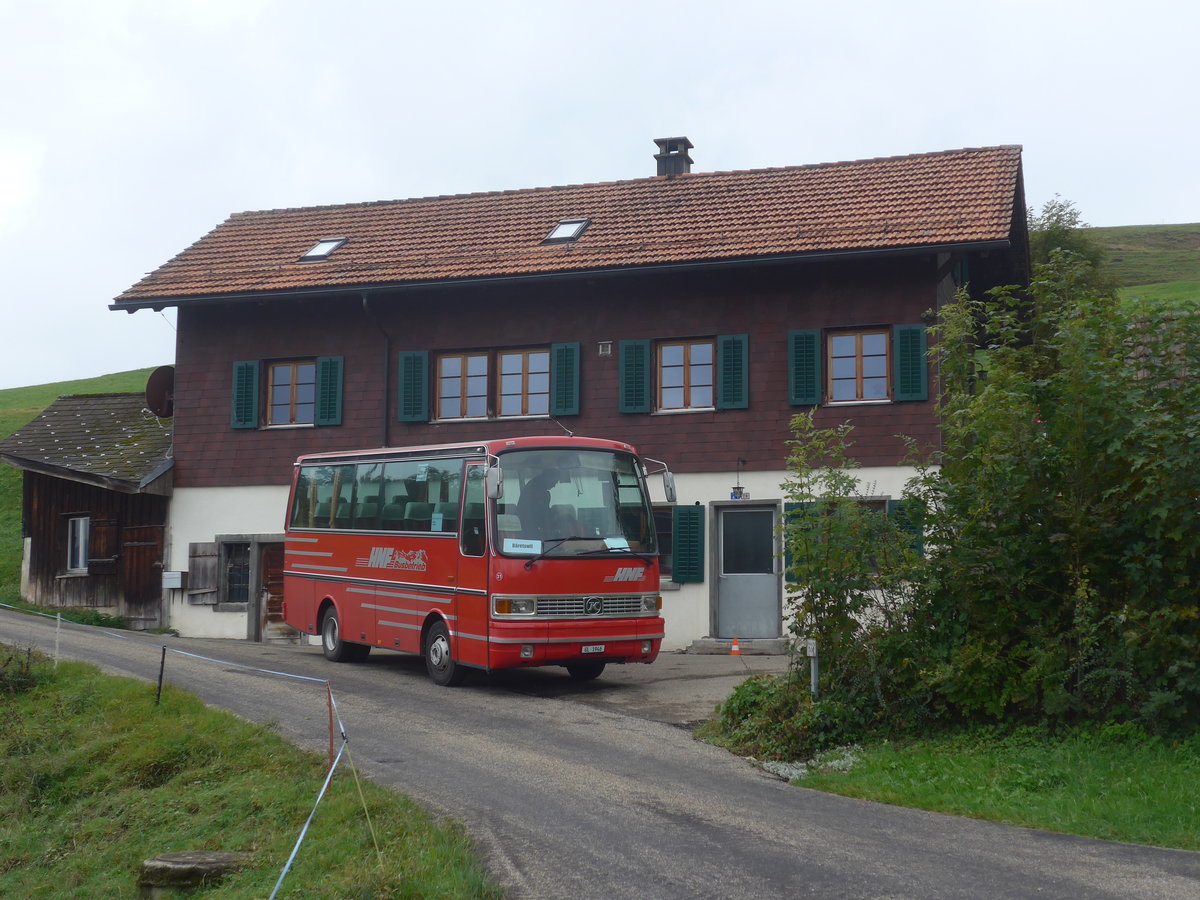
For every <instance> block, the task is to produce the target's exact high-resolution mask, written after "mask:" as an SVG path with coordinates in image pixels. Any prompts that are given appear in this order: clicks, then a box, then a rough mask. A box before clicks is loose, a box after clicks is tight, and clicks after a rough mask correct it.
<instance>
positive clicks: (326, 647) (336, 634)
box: [321, 606, 371, 662]
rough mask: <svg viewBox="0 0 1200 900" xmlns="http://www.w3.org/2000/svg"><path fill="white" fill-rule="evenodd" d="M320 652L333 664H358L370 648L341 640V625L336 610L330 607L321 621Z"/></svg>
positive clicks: (365, 656)
mask: <svg viewBox="0 0 1200 900" xmlns="http://www.w3.org/2000/svg"><path fill="white" fill-rule="evenodd" d="M321 652H322V653H324V654H325V658H326V659H328V660H332V661H333V662H360V661H362V660H364V659H366V658H367V654H368V653H370V652H371V648H370V647H368V646H367V645H366V644H351V643H348V642H346V641H343V640H342V623H341V620H340V619H339V618H338V613H337V609H336V608H335V607H332V606H331V607H329V609H327V610H325V615H324V617H323V618H322V619H321Z"/></svg>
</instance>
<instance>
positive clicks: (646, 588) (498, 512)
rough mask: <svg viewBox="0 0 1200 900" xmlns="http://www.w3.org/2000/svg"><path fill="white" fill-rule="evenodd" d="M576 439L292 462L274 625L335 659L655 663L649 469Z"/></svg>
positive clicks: (455, 676)
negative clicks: (383, 653) (388, 655)
mask: <svg viewBox="0 0 1200 900" xmlns="http://www.w3.org/2000/svg"><path fill="white" fill-rule="evenodd" d="M647 462H650V463H654V465H655V466H656V467H657V468H656V471H661V473H662V476H663V486H664V490H665V491H666V493H667V496H668V499H670V500H672V501H673V499H674V494H675V490H674V483H673V479H672V478H671V473H670V472H669V471H667V468H666V466H665V465H663V464H662V463H657V462H655V461H653V460H647V461H643V460H642V459H640V458H639V457H638V455H637V453H636V452H635V451H634V449H633V448H632V447H631V446H629V445H628V444H624V443H620V442H617V441H607V440H598V439H593V438H581V437H573V436H566V435H562V436H550V437H522V438H511V439H503V440H494V441H480V442H476V443H466V444H444V445H437V446H427V447H405V448H400V449H380V450H361V451H354V452H346V453H322V454H315V455H310V456H302V457H301V458H300V459H298V460H297V461H296V464H295V473H294V476H293V480H292V491H291V499H290V502H289V509H288V517H287V537H286V545H285V560H284V577H283V597H284V601H283V610H284V611H283V616H284V619H285V620H286V621H287V623H288V624H289V625H292V626H293V627H295V628H298V629H299V630H301V631H304V632H306V633H308V634H320V635H321V646H322V649H323V651H324V653H325V656H326V657H327V658H328V659H330V660H333V661H335V662H349V661H356V660H361V659H363V658H364V657H365V656H366V655H367V653H369V652H370V649H371V648H372V647H385V648H387V649H389V650H401V651H405V652H409V653H419V654H421V655H422V656H423V657H424V659H425V666H426V669H427V670H428V672H429V676H430V678H432V679H433V680H434V681H435V682H437V683H438V684H442V685H451V684H458V683H460V682H461V681H462V680H463V677H464V676H465V675H466V673H467V670H468V669H480V670H484V671H491V670H494V669H506V668H511V667H514V666H564V667H566V669H567V671H568V672H569V673H570V675H571V676H572V677H573V678H575V679H577V680H581V681H583V680H589V679H592V678H596V677H597V676H598V675H600V673H601V672H602V671H603V670H604V667H605V665H606V664H608V663H629V662H640V663H650V662H653V661H654V659H655V657H657V656H658V651H659V646H660V645H661V643H662V638H663V627H664V626H663V619H662V615H661V610H662V597H661V595H660V594H659V574H658V555H657V546H656V541H655V533H654V515H653V512H652V510H651V506H650V501H649V496H648V493H647V490H646V477H647V474H648V472H647V468H646V463H647Z"/></svg>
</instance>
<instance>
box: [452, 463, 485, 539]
mask: <svg viewBox="0 0 1200 900" xmlns="http://www.w3.org/2000/svg"><path fill="white" fill-rule="evenodd" d="M484 471H485V467H484V466H467V487H466V491H465V492H464V496H463V515H462V528H460V529H459V532H458V539H459V546H460V547H461V548H462V554H463V556H483V551H484V547H485V545H486V541H485V540H484V534H485V532H484V524H483V510H484V503H483V495H484V490H483V476H484Z"/></svg>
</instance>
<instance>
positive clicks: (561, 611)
mask: <svg viewBox="0 0 1200 900" xmlns="http://www.w3.org/2000/svg"><path fill="white" fill-rule="evenodd" d="M589 599H590V600H593V601H595V600H600V601H601V602H602V603H603V608H602V610H601V611H600V612H589V611H588V610H587V608H586V603H587V601H588V600H589ZM537 614H538V615H539V616H563V617H570V618H580V617H587V616H613V617H616V616H637V615H641V614H642V598H641V595H638V596H636V597H590V598H589V597H538V601H537Z"/></svg>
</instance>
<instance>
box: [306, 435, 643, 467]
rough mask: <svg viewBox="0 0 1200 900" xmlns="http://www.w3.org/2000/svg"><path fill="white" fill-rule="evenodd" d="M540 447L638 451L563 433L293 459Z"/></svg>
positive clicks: (453, 453) (458, 453)
mask: <svg viewBox="0 0 1200 900" xmlns="http://www.w3.org/2000/svg"><path fill="white" fill-rule="evenodd" d="M539 447H546V448H563V447H570V448H573V449H576V450H582V449H585V448H586V449H593V450H621V451H624V452H626V453H633V454H634V455H636V454H637V451H636V450H635V449H634V448H633V447H632V446H631V445H629V444H626V443H625V442H623V441H611V440H608V439H606V438H590V437H576V436H570V437H568V436H567V435H565V434H548V435H534V436H531V437H509V438H496V439H494V440H488V441H467V442H463V443H457V444H425V445H419V446H412V447H376V448H374V449H371V450H336V451H330V452H328V453H308V454H305V455H304V456H301V457H300V458H299V459H297V460H296V463H295V464H296V465H297V466H299V465H303V464H305V463H313V462H331V461H334V460H345V461H352V460H361V459H403V458H406V457H408V458H417V457H427V458H445V457H459V456H464V457H465V456H489V455H496V454H499V453H503V452H504V451H506V450H532V449H536V448H539Z"/></svg>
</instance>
